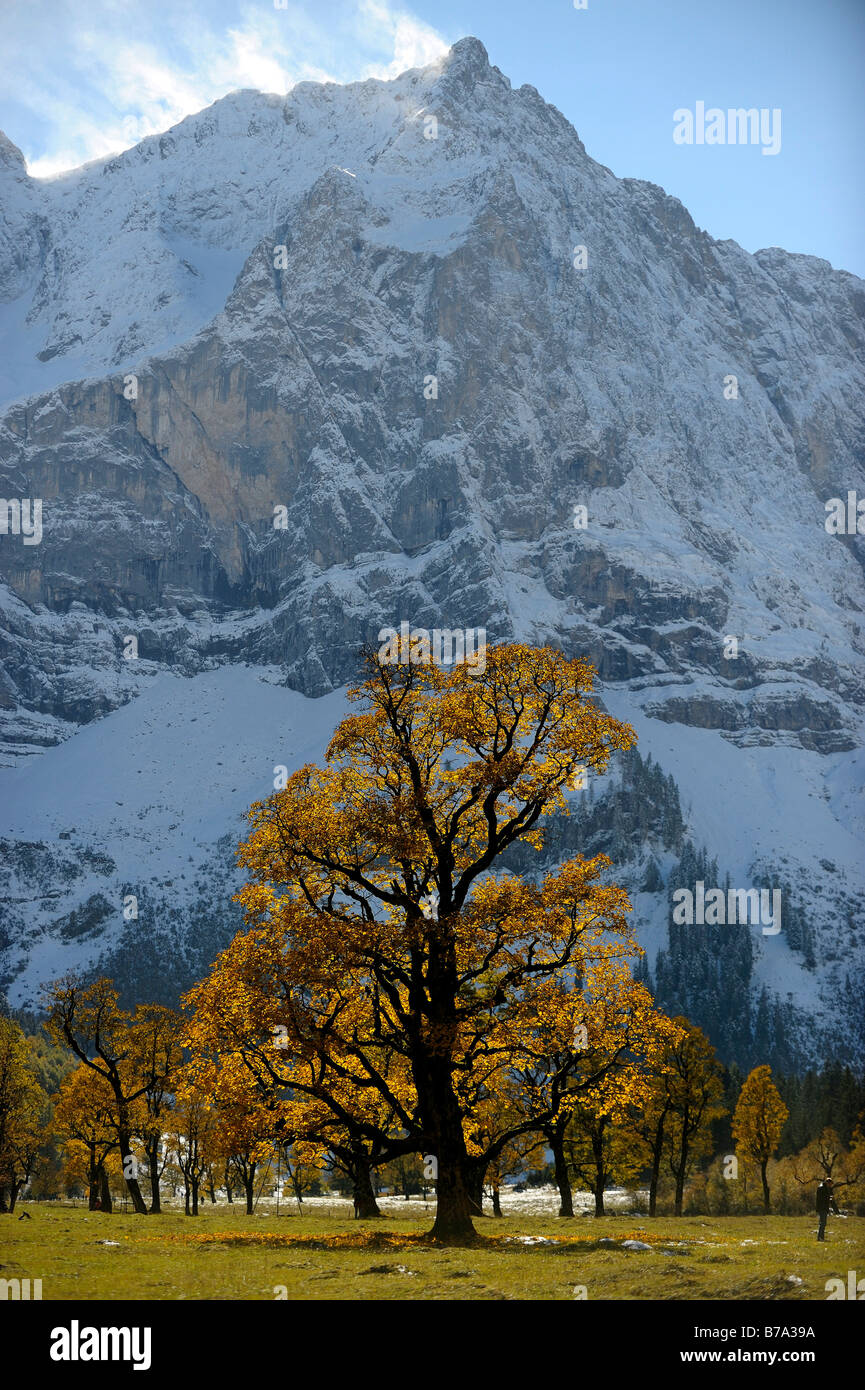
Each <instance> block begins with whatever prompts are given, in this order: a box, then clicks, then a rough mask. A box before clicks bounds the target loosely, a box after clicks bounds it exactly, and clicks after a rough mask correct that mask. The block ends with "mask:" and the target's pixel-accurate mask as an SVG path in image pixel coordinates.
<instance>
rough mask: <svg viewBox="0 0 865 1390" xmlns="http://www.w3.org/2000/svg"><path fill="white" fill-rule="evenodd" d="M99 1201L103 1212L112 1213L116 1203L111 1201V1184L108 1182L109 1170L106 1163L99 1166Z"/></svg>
mask: <svg viewBox="0 0 865 1390" xmlns="http://www.w3.org/2000/svg"><path fill="white" fill-rule="evenodd" d="M99 1199H100V1201H101V1203H102V1210H103V1211H107V1212H109V1213H111V1212H112V1211H113V1210H114V1203H113V1201H112V1200H111V1183H110V1182H109V1181H108V1170H107V1168H106V1167H105V1164H104V1163H100V1165H99Z"/></svg>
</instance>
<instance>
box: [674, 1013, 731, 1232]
mask: <svg viewBox="0 0 865 1390" xmlns="http://www.w3.org/2000/svg"><path fill="white" fill-rule="evenodd" d="M673 1021H674V1022H675V1023H676V1024H677V1025H678V1026H679V1027H680V1028H681V1029H682V1030H683V1035H682V1037H681V1038H680V1040H679V1041H677V1042H675V1043H673V1045H672V1046H671V1047H670V1048H668V1049H667V1051H666V1052H665V1053H664V1056H663V1063H664V1067H665V1070H664V1074H663V1086H664V1090H665V1092H666V1096H667V1098H668V1100H669V1109H668V1112H667V1143H668V1156H669V1161H670V1171H671V1172H672V1174H673V1177H674V1179H675V1182H676V1198H675V1214H676V1216H681V1215H682V1202H683V1199H684V1192H685V1179H686V1178H687V1176H688V1173H689V1172H690V1170H691V1168H692V1167H693V1164H694V1163H695V1162H696V1160H697V1159H699V1158H701V1157H702V1156H703V1155H704V1154H705V1153H706V1152H707V1151H708V1150H709V1146H710V1144H711V1126H712V1121H713V1120H716V1119H718V1118H719V1117H720V1116H721V1115H723V1114H724V1113H725V1112H724V1106H723V1103H722V1101H723V1094H724V1091H723V1086H722V1084H721V1068H720V1066H719V1064H718V1061H717V1058H716V1056H715V1049H714V1048H713V1047H712V1045H711V1043H710V1042H709V1039H708V1038H707V1037H706V1035H705V1033H703V1032H702V1031H701V1029H699V1028H697V1027H696V1025H695V1024H693V1023H690V1022H689V1021H688V1019H686V1018H676V1019H674V1020H673Z"/></svg>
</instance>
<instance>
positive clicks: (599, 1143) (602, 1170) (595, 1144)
mask: <svg viewBox="0 0 865 1390" xmlns="http://www.w3.org/2000/svg"><path fill="white" fill-rule="evenodd" d="M607 1124H608V1119H607V1117H606V1116H602V1117H601V1119H600V1121H599V1122H598V1126H597V1128H596V1129H595V1130H594V1132H593V1134H592V1153H593V1155H594V1159H595V1186H594V1194H595V1216H603V1215H604V1188H605V1187H606V1185H607V1176H608V1175H607V1168H606V1163H605V1161H604V1130H605V1129H606V1127H607Z"/></svg>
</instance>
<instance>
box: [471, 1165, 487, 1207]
mask: <svg viewBox="0 0 865 1390" xmlns="http://www.w3.org/2000/svg"><path fill="white" fill-rule="evenodd" d="M468 1189H469V1197H470V1198H471V1204H472V1216H483V1214H484V1170H483V1168H481V1167H480V1166H478V1165H476V1164H472V1166H471V1167H470V1169H469V1173H468Z"/></svg>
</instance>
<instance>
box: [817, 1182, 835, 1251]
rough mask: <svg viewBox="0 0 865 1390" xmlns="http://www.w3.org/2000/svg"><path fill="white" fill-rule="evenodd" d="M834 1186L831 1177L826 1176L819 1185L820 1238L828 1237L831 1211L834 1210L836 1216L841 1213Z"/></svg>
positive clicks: (818, 1237)
mask: <svg viewBox="0 0 865 1390" xmlns="http://www.w3.org/2000/svg"><path fill="white" fill-rule="evenodd" d="M832 1186H833V1184H832V1179H831V1178H824V1179H823V1181H822V1182H821V1183H818V1185H817V1201H816V1206H817V1215H818V1217H819V1218H820V1227H819V1230H818V1231H817V1239H818V1240H825V1239H826V1220H827V1218H828V1216H829V1212H830V1211H834V1213H835V1215H836V1216H840V1215H841V1213H840V1211H839V1210H838V1207H837V1206H836V1204H835V1194H834V1192H833V1191H832Z"/></svg>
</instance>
